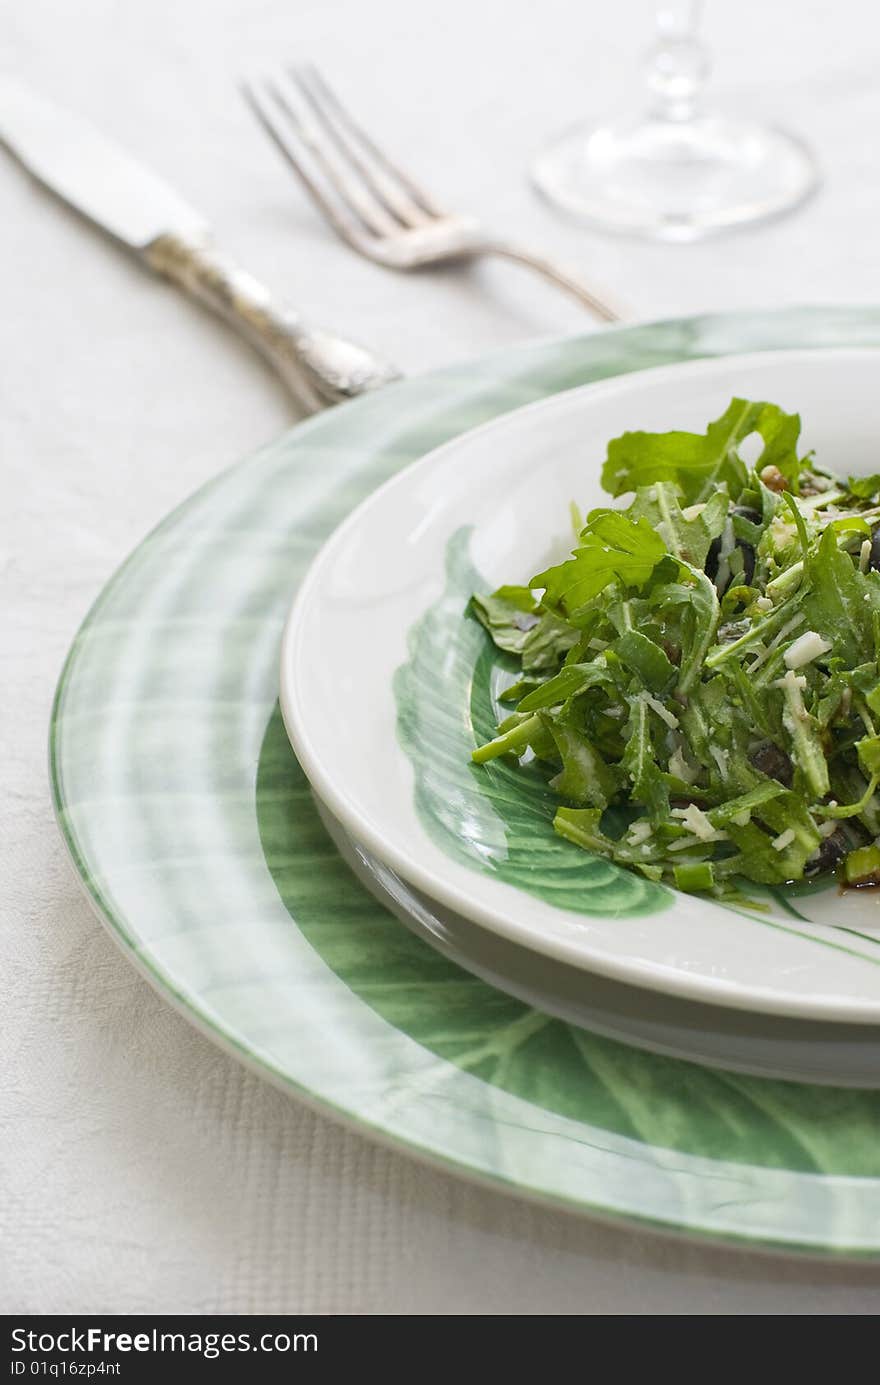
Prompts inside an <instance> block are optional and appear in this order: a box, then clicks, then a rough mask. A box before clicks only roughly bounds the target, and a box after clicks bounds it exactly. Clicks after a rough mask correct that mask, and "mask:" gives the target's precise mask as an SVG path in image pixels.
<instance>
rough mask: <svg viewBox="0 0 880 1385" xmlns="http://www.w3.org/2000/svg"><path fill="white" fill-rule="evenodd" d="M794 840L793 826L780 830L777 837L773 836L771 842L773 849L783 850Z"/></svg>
mask: <svg viewBox="0 0 880 1385" xmlns="http://www.w3.org/2000/svg"><path fill="white" fill-rule="evenodd" d="M793 841H794V828H793V827H786V829H785V831H784V832H780V834H779V836H778V837H774V838H773V841H772V843H771V845H772V847H773V850H774V851H784V850H785V848H786V847H787V846H790V845H791V843H792V842H793Z"/></svg>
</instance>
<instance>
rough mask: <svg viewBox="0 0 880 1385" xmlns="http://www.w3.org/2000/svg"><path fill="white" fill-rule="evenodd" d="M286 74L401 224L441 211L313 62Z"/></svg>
mask: <svg viewBox="0 0 880 1385" xmlns="http://www.w3.org/2000/svg"><path fill="white" fill-rule="evenodd" d="M287 75H288V77H289V79H290V80H291V81H292V82H293V83H294V84H295V85H296V87H297V89H298V90H299V92H300V94H301V96H302V97H303V99H304V100H305V101H307V102H308V105H309V108H310V109H311V111H312V113H313V114H314V115H315V117H316V119H317V120H319V121H320V122H321V125H322V127H323V128H324V130H325V131H326V133H327V134H328V135H329V137H330V139H331V140H332V141H333V143H334V145H335V147H336V149H337V150H338V151H339V153H340V154H341V155H342V156H343V157H344V158H345V159H347V160H348V161H349V162H350V163H352V164H354V166H355V168H356V169H357V170H358V172H359V173H360V175H361V177H362V178H363V180H364V182H365V183H366V184H367V186H368V187H369V189H370V191H371V192H372V193H373V194H374V196H376V197H378V198H379V199H380V201H381V202H382V203H383V205H384V206H385V208H386V209H387V210H388V211H389V212H391V214H392V215H393V216H395V217H396V218H397V220H398V221H399V222H400V223H401V224H402V225H403V226H404V227H406V228H407V229H413V228H414V227H417V226H425V225H428V224H429V223H430V222H431V221H433V220H434V219H435V218H436V217H438V216H442V215H443V213H442V212H440V211H439V210H438V209H437V208H435V207H433V206H431V204H430V203H429V201H428V198H427V195H426V194H425V193H424V192H422V191H421V190H420V189H419V188H417V187H416V185H415V183H413V182H412V180H411V179H410V178H408V177H407V175H406V174H405V173H404V172H403V171H402V170H401V169H398V168H396V167H395V165H394V164H393V163H392V162H391V161H390V160H389V159H388V157H387V156H386V155H385V154H383V152H382V150H381V149H379V147H378V145H376V144H375V143H374V142H373V140H372V139H371V138H370V136H369V135H368V134H367V132H366V131H365V130H364V129H363V127H362V126H360V125H358V124H357V123H356V122H355V120H354V117H353V116H351V115H350V114H349V112H348V111H347V110H346V109H345V107H344V106H343V105H342V102H341V101H340V100H339V97H338V96H337V95H336V93H335V92H334V91H333V89H332V88H331V87H330V85H329V83H328V82H327V80H326V78H324V77H323V76H322V75H321V73H320V72H319V71H318V69H317V68H316V67H315V66H314V65H313V64H311V63H304V64H301V65H300V66H298V67H292V68H289V69H288V73H287Z"/></svg>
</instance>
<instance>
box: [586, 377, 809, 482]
mask: <svg viewBox="0 0 880 1385" xmlns="http://www.w3.org/2000/svg"><path fill="white" fill-rule="evenodd" d="M800 428H801V421H800V417H799V415H797V414H787V413H784V412H783V410H782V409H780V408H779V406H778V405H776V404H766V403H750V402H749V401H748V400H746V399H732V400H731V402H730V404H729V406H728V407H727V409H726V410H725V412H724V413H723V414H722V415H721V417H720V418H718V419H716V420H715V422H714V423H710V424H709V425H708V427H707V429H706V431H705V433H682V432H670V433H643V432H638V433H624V434H623V436H622V437H619V438H615V439H614V441H613V442H610V443H609V444H608V455H607V458H606V461H605V465H604V466H603V468H602V485H603V487H604V489H605V490H607V491H609V492H610V493H611V494H612V495H623V494H624V492H626V491H631V490H637V489H638V488H639V487H640V486H649V485H652V484H653V483H654V482H656V481H672V482H675V483H676V484H677V485H678V486H679V488H680V490H681V494H682V495H683V497H684V499H685V501H686V502H687V503H688V504H695V503H697V502H699V501H704V500H708V499H709V497H710V496H711V495H712V493H713V492H714V491H715V490H716V489H717V488H718V487H719V486H721V485H726V486H727V487H728V490H729V492H730V494H731V496H732V497H733V498H734V499H736V498H737V497H738V495H739V493H740V492H741V491H742V489H743V487H744V486H745V484H746V481H747V479H748V467H747V466H746V464H745V462H744V461H743V460H742V458H741V457H740V455H739V453H738V451H737V448H738V446H739V444H740V443H742V442H743V441H744V440H745V439H746V438H747V437H749V436H750V435H751V434H752V433H758V434H760V436H761V438H762V439H763V443H764V446H763V448H762V450H761V454H760V456H759V458H758V460H757V462H756V463H755V468H756V470H760V469H762V468H763V467H765V466H769V465H773V466H775V467H777V468H778V469H779V471H780V472H781V473H782V475H783V476H784V477H785V479H786V481H787V482H788V484H789V486H790V487H792V488H794V487H795V486H796V485H797V478H798V474H799V472H800V462H799V461H798V457H797V440H798V437H799V435H800Z"/></svg>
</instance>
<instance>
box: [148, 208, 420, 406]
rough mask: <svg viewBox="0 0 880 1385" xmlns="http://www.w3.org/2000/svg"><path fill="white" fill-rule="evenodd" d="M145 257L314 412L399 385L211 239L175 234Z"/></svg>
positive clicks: (389, 369)
mask: <svg viewBox="0 0 880 1385" xmlns="http://www.w3.org/2000/svg"><path fill="white" fill-rule="evenodd" d="M144 254H145V258H146V260H147V263H148V264H149V265H150V267H151V268H152V269H154V270H156V271H157V272H158V273H159V274H162V275H164V277H165V278H166V279H170V280H171V281H172V283H175V284H178V285H179V286H180V287H181V288H183V289H185V290H186V292H187V293H189V294H191V295H192V297H193V298H197V299H198V300H199V302H201V303H204V304H205V305H206V306H207V307H209V308H211V309H212V310H213V311H214V312H215V313H217V314H219V316H220V317H222V318H223V319H224V320H225V321H226V322H228V323H229V324H230V325H231V326H232V327H234V328H236V330H237V331H239V332H241V333H242V335H243V336H245V337H246V338H247V340H248V341H249V342H250V343H251V345H252V346H254V347H256V349H257V351H259V352H260V354H261V355H262V356H264V357H265V359H266V360H267V361H268V362H269V363H270V365H272V366H273V367H274V369H275V370H276V371H277V372H278V374H279V375H280V376H281V378H282V380H283V381H284V383H285V384H286V385H287V387H288V389H289V390H290V391H291V393H292V394H293V395H294V397H295V398H296V399H297V400H298V402H299V403H300V405H302V407H303V408H305V409H306V410H307V411H308V412H309V413H314V412H316V411H317V410H319V409H323V408H326V406H327V405H328V404H338V403H339V402H340V401H341V400H344V399H353V398H355V397H356V396H357V395H359V394H364V393H365V392H366V391H367V390H371V389H375V388H376V387H377V386H379V385H385V384H388V383H389V381H391V380H396V379H398V378H399V372H398V371H397V370H395V368H394V367H393V366H391V365H388V364H387V363H386V362H385V361H382V360H379V359H378V358H377V357H376V356H374V355H372V353H371V352H369V351H367V350H366V349H365V348H364V347H362V346H356V345H355V344H354V343H353V342H349V341H344V340H343V338H341V337H337V336H334V335H333V334H332V333H330V332H325V331H323V330H321V329H320V328H315V327H307V326H306V325H305V323H304V322H303V320H302V318H301V317H300V316H299V314H298V313H295V312H293V311H292V310H291V309H289V308H285V307H281V306H279V305H278V304H277V303H275V302H273V300H272V297H271V295H270V293H269V290H268V289H267V288H266V287H265V285H263V284H261V283H260V282H259V280H258V279H255V278H253V276H252V275H250V274H247V273H246V272H245V271H244V270H243V269H240V268H239V267H238V265H236V264H235V263H234V262H233V261H232V260H231V259H229V258H228V257H227V256H226V255H224V254H223V253H222V252H221V251H219V250H218V249H217V248H216V247H215V246H214V245H213V243H212V242H211V241H209V240H203V239H197V238H195V237H193V238H191V239H190V238H187V237H185V236H181V235H176V234H172V233H169V234H167V235H163V236H159V237H158V238H157V239H156V240H154V241H153V242H152V243H151V244H150V245H148V246H147V248H146V251H145V252H144Z"/></svg>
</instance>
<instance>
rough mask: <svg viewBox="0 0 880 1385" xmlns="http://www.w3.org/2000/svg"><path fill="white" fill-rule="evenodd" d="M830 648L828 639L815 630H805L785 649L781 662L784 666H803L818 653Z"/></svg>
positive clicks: (824, 652)
mask: <svg viewBox="0 0 880 1385" xmlns="http://www.w3.org/2000/svg"><path fill="white" fill-rule="evenodd" d="M830 648H831V642H830V641H829V640H825V639H823V638H822V636H821V635H818V634H817V633H816V631H815V630H805V631H804V633H803V634H802V635H798V637H797V639H796V640H795V641H794V643H793V644H790V645H789V647H788V649H786V651H785V653H784V654H783V656H782V658H783V662H784V663H785V666H786V668H803V666H804V664H810V663H812V662H813V660H814V659H818V658H819V655H820V654H827V653H828V651H829V649H830Z"/></svg>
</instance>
